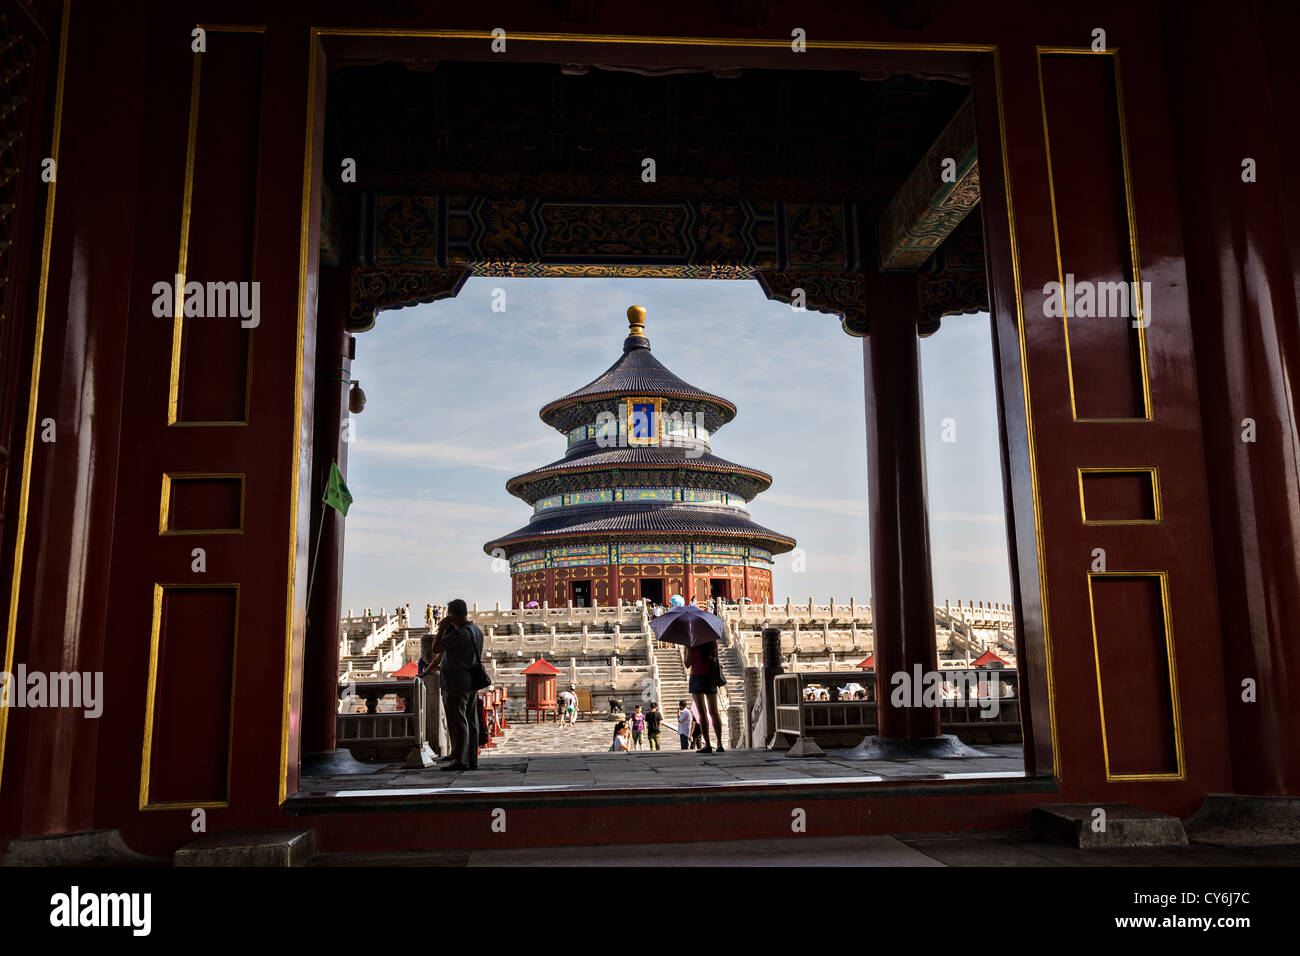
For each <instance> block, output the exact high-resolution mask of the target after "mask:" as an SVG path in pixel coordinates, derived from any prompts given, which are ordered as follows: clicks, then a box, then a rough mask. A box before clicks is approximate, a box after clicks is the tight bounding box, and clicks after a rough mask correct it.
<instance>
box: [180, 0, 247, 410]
mask: <svg viewBox="0 0 1300 956" xmlns="http://www.w3.org/2000/svg"><path fill="white" fill-rule="evenodd" d="M198 29H202V30H206V31H207V32H208V33H265V32H266V27H265V26H238V25H208V24H202V23H200V24H198ZM203 56H204V54H202V53H195V54H194V71H193V73H192V74H191V77H190V119H189V128H188V131H187V133H186V139H185V185H184V187H183V192H182V195H181V238H180V250H179V252H178V253H177V256H176V275H175V276H174V277H173V278H174V279H175V281H176V288H175V289H174V290H173V292H174V293H175V296H174V301H173V302H172V313H173V315H172V351H171V362H170V365H169V368H168V374H167V424H168V425H171V426H176V427H179V428H213V427H235V426H240V425H247V424H248V416H249V405H250V403H251V401H252V389H253V338H254V336H253V333H252V330H251V329H250V330H249V333H248V356H247V359H246V369H245V375H244V417H243V418H242V419H239V420H236V421H213V422H207V421H198V422H190V421H181V420H180V387H181V343H182V340H183V332H184V327H185V310H184V308H183V305H184V302H185V277H186V275H187V274H188V266H189V254H190V214H191V210H192V208H193V198H194V150H195V143H196V141H197V138H198V131H199V86H200V80H201V78H202V63H203ZM257 151H258V156H259V157H260V156H261V152H262V144H261V142H260V138H259V142H258V146H257ZM258 166H259V174H260V166H261V163H260V162H259V163H258ZM259 192H260V175H259ZM257 214H258V209H257V208H256V204H255V206H254V209H253V215H254V217H256V216H257ZM254 254H256V242H255V243H254Z"/></svg>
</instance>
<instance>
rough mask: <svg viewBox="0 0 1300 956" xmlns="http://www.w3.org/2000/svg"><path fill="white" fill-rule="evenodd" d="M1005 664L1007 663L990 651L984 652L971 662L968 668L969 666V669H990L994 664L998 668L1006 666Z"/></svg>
mask: <svg viewBox="0 0 1300 956" xmlns="http://www.w3.org/2000/svg"><path fill="white" fill-rule="evenodd" d="M1006 663H1007V662H1006V661H1004V660H1003V659H1002V658H1000V657H998V655H996V654H994V653H993V652H992V651H985V652H984V653H983V654H981V655H980V656H979V657H977V658H975V660H973V661H971V662H970V666H971V667H990V666H992V665H994V664H996V665H998V666H999V667H1005V666H1006Z"/></svg>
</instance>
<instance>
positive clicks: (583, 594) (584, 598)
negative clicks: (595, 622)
mask: <svg viewBox="0 0 1300 956" xmlns="http://www.w3.org/2000/svg"><path fill="white" fill-rule="evenodd" d="M590 604H591V582H590V581H574V582H573V606H574V607H587V606H588V605H590Z"/></svg>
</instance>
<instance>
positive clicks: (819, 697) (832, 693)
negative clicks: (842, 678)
mask: <svg viewBox="0 0 1300 956" xmlns="http://www.w3.org/2000/svg"><path fill="white" fill-rule="evenodd" d="M803 699H804V700H806V701H814V702H815V701H832V700H834V701H840V700H870V699H871V698H870V697H868V696H867V692H866V691H865V690H862V689H861V688H859V689H857V690H852V691H850V690H842V689H840V688H838V687H832V688H830V689H829V690H828V689H826V688H825V687H805V688H804V691H803Z"/></svg>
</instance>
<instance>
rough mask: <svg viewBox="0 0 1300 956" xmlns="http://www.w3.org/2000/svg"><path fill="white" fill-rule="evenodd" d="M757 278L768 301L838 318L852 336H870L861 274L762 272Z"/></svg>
mask: <svg viewBox="0 0 1300 956" xmlns="http://www.w3.org/2000/svg"><path fill="white" fill-rule="evenodd" d="M757 276H758V282H759V285H761V286H762V287H763V294H764V295H766V296H767V297H768V298H769V299H776V300H777V301H778V302H789V303H790V304H791V305H796V306H802V307H803V308H805V309H807V310H808V311H810V312H828V313H830V314H832V315H838V316H839V317H840V325H841V327H843V329H844V331H845V332H847V333H849V335H857V336H862V335H866V334H867V311H866V281H865V280H864V279H863V277H862V274H861V273H858V272H847V273H846V272H767V271H759V272H758V273H757Z"/></svg>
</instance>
